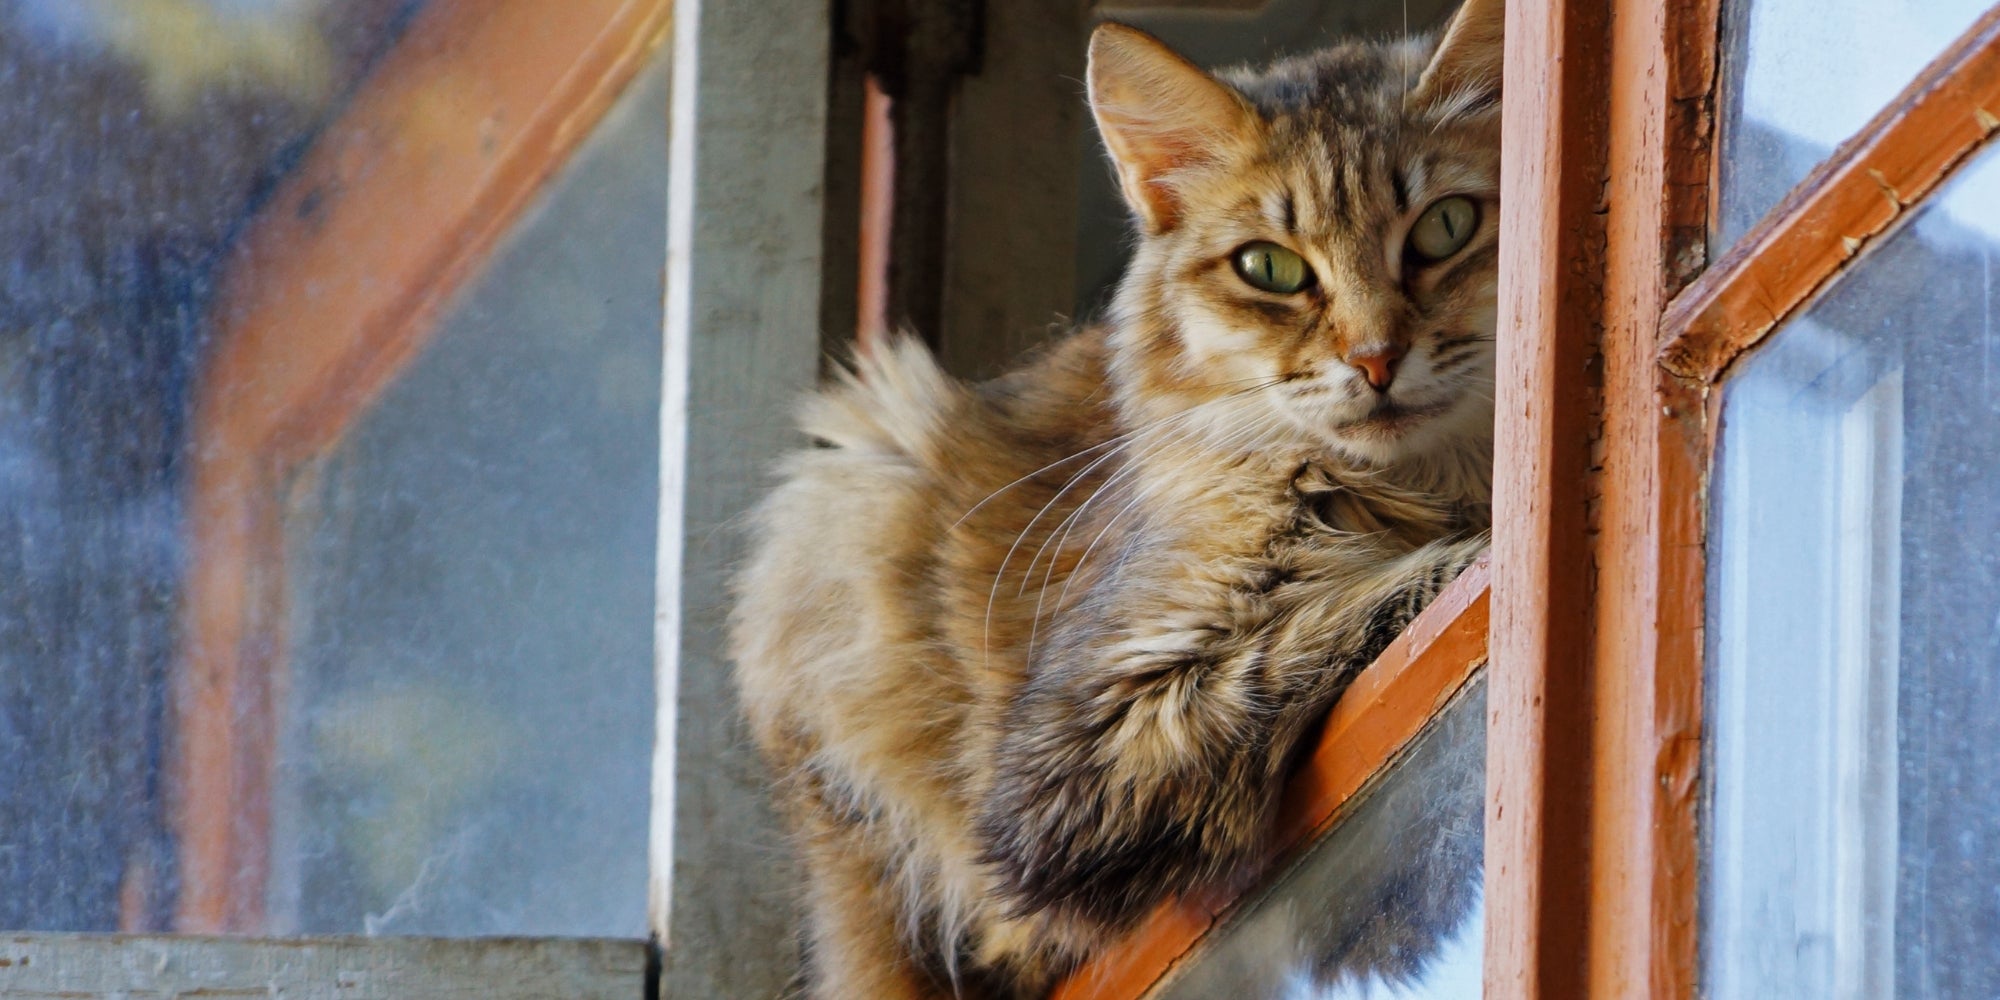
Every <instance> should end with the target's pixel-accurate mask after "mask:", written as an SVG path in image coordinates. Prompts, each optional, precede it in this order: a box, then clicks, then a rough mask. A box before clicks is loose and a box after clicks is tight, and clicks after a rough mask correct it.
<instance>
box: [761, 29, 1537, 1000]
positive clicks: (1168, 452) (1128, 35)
mask: <svg viewBox="0 0 2000 1000" xmlns="http://www.w3.org/2000/svg"><path fill="white" fill-rule="evenodd" d="M1501 20H1502V15H1501V0H1468V2H1467V3H1466V4H1465V5H1464V6H1463V7H1462V8H1461V9H1460V10H1459V12H1458V13H1457V14H1456V15H1455V16H1454V17H1453V19H1452V21H1451V22H1450V24H1449V25H1448V26H1447V27H1446V29H1445V30H1444V31H1443V32H1442V34H1441V37H1439V38H1418V39H1411V40H1405V41H1397V42H1389V43H1374V44H1365V43H1351V44H1346V45H1342V46H1339V47H1335V48H1332V49H1328V50H1325V51H1322V52H1318V53H1315V54H1311V55H1306V56H1300V57H1295V58H1290V59H1285V60H1282V61H1279V62H1277V63H1275V64H1274V65H1272V66H1270V67H1269V68H1268V69H1266V70H1264V71H1262V72H1253V71H1248V70H1245V71H1235V72H1228V73H1224V74H1220V75H1211V74H1209V73H1207V72H1205V71H1203V70H1201V69H1199V68H1197V67H1196V66H1194V65H1193V64H1191V63H1189V62H1187V61H1186V60H1184V59H1182V58H1181V57H1180V56H1178V55H1176V54H1174V53H1173V52H1171V51H1170V50H1168V49H1167V48H1166V47H1165V46H1164V45H1162V44H1161V43H1159V42H1158V41H1156V40H1154V39H1153V38H1151V37H1150V36H1148V35H1146V34H1144V33H1143V32H1140V31H1138V30H1137V29H1133V28H1130V27H1125V26H1122V25H1118V24H1109V23H1107V24H1104V25H1102V26H1100V27H1099V28H1098V29H1097V30H1096V31H1095V33H1094V34H1093V35H1092V37H1091V42H1090V57H1089V71H1088V88H1089V100H1090V104H1091V109H1092V112H1093V114H1094V115H1095V117H1096V120H1097V124H1098V129H1099V131H1100V133H1101V135H1102V136H1103V138H1104V141H1105V144H1106V147H1107V149H1108V151H1109V153H1110V158H1111V161H1112V164H1113V166H1114V168H1115V170H1116V173H1117V176H1118V180H1119V184H1120V187H1121V190H1122V191H1123V194H1124V197H1125V199H1126V201H1127V202H1128V204H1129V205H1130V207H1131V209H1132V211H1133V214H1134V217H1135V220H1136V223H1137V228H1138V240H1137V247H1136V252H1135V256H1134V258H1133V260H1132V262H1131V264H1130V267H1129V269H1128V271H1127V273H1126V276H1125V277H1124V279H1123V280H1122V282H1121V284H1120V286H1119V288H1118V290H1117V292H1116V293H1115V295H1114V297H1113V300H1112V303H1111V306H1110V308H1109V310H1108V313H1107V317H1106V319H1105V320H1104V321H1103V322H1101V323H1098V324H1095V325H1088V326H1085V327H1084V328H1082V329H1079V330H1076V331H1074V332H1073V333H1071V334H1070V335H1068V336H1067V337H1065V338H1063V339H1060V340H1058V341H1057V342H1055V343H1054V344H1052V345H1050V346H1047V347H1046V348H1044V349H1042V350H1041V351H1040V352H1039V353H1037V354H1035V355H1033V356H1031V357H1030V358H1029V359H1028V360H1026V361H1025V362H1024V363H1023V364H1022V365H1021V366H1020V367H1018V368H1017V369H1015V370H1013V371H1012V372H1010V373H1008V374H1006V375H1003V376H1001V377H999V378H996V379H993V380H991V381H988V382H984V383H980V384H976V385H970V384H965V383H960V382H957V381H954V380H952V379H950V378H948V377H946V376H945V375H944V374H943V373H942V372H941V371H940V370H939V368H938V367H937V365H936V364H935V362H934V361H933V360H932V359H931V358H930V356H929V355H928V354H927V353H926V352H925V351H924V350H923V348H921V347H920V346H917V345H916V344H915V343H914V342H913V341H910V340H891V341H889V342H887V343H886V344H884V345H880V346H878V347H876V349H875V350H873V351H871V352H864V353H863V354H862V356H861V357H860V358H858V360H857V362H856V366H855V370H854V371H852V372H849V373H847V374H846V375H845V376H844V377H843V378H842V379H841V380H840V382H839V384H838V385H836V386H834V387H833V388H831V389H829V390H826V391H824V392H821V393H819V394H816V395H815V396H813V397H812V398H811V399H810V400H809V401H808V402H807V403H806V405H805V407H804V411H803V412H804V416H803V426H804V429H805V431H806V433H807V434H808V435H809V436H810V437H811V438H813V439H814V441H815V443H816V447H814V448H811V449H807V450H804V451H802V452H800V453H798V454H795V455H793V456H791V457H790V458H789V459H787V460H786V462H785V463H784V465H783V467H782V477H781V482H780V483H779V485H778V486H777V487H776V488H775V490H774V491H773V492H772V493H771V494H770V496H769V497H768V498H767V499H766V500H765V501H764V502H763V503H762V504H761V505H760V506H759V507H758V508H757V510H756V511H755V512H754V513H753V515H752V516H751V519H750V522H749V524H750V530H751V532H752V544H751V546H750V552H749V555H748V557H747V558H746V561H745V564H744V565H743V566H742V568H741V570H740V572H739V575H738V578H737V579H736V581H735V583H734V590H735V595H736V597H735V606H734V610H733V612H732V623H731V642H732V651H733V655H734V658H735V661H736V683H737V688H738V692H739V695H740V698H741V702H742V706H743V710H744V712H745V714H746V716H747V718H748V720H749V723H750V727H751V731H752V733H753V735H754V737H755V739H756V741H757V743H758V745H759V748H760V749H761V751H762V753H763V754H764V756H765V758H766V760H767V761H768V762H769V763H770V765H771V766H772V769H773V771H774V774H775V779H774V785H775V789H774V790H775V794H776V797H777V801H778V804H779V808H780V812H781V814H782V815H783V816H784V818H785V820H786V822H787V823H788V825H789V826H790V828H791V830H792V832H793V834H794V835H795V837H796V842H797V845H798V849H799V851H800V852H801V855H802V859H803V863H804V866H805V870H806V874H807V879H806V884H805V900H804V905H805V910H806V929H805V932H806V946H807V966H808V968H807V973H806V975H807V980H808V983H807V990H808V992H809V994H810V995H812V996H814V997H822V998H836V997H837V998H859V997H869V998H917V997H940V996H960V997H982V996H986V997H1028V996H1036V995H1039V994H1040V993H1042V992H1044V991H1046V990H1047V989H1048V988H1049V987H1050V985H1051V984H1052V983H1053V982H1055V981H1056V980H1057V979H1058V978H1059V977H1060V976H1061V975H1063V974H1064V973H1065V972H1067V971H1068V970H1070V969H1072V968H1074V967H1075V966H1076V965H1077V964H1078V963H1079V962H1080V961H1081V960H1082V959H1083V958H1084V957H1085V956H1087V955H1088V954H1090V953H1091V952H1092V951H1093V950H1095V949H1098V948H1101V947H1102V946H1104V945H1105V944H1106V943H1108V942H1110V941H1112V940H1114V939H1115V938H1116V937H1117V936H1118V935H1119V934H1121V933H1123V932H1124V931H1126V930H1129V929H1130V928H1131V927H1132V926H1133V924H1134V923H1135V922H1136V921H1137V919H1138V918H1139V917H1141V916H1143V915H1144V914H1145V913H1146V912H1147V911H1148V910H1150V909H1151V908H1153V907H1155V906H1157V905H1158V904H1160V903H1161V902H1163V901H1165V900H1167V899H1170V898H1172V897H1175V896H1179V895H1184V894H1187V893H1191V892H1201V891H1212V890H1213V889H1215V888H1216V887H1217V886H1219V885H1223V884H1226V883H1232V882H1234V883H1240V882H1241V881H1242V880H1243V879H1245V878H1247V877H1249V876H1250V875H1251V874H1252V873H1253V871H1254V867H1255V865H1256V863H1257V861H1258V858H1259V852H1260V849H1261V847H1262V844H1263V839H1264V837H1265V833H1266V829H1267V826H1268V823H1269V821H1270V818H1271V816H1272V813H1273V808H1274V805H1275V801H1276V798H1277V795H1278V792H1279V789H1280V786H1281V785H1282V783H1283V781H1282V779H1283V777H1284V774H1285V771H1286V767H1287V765H1288V763H1290V761H1291V758H1292V757H1293V756H1294V755H1295V751H1296V750H1297V748H1298V747H1299V745H1300V743H1301V741H1302V740H1303V739H1304V738H1305V736H1306V735H1307V734H1308V733H1309V731H1310V730H1311V728H1312V727H1313V726H1314V724H1315V723H1316V722H1317V721H1318V720H1319V719H1320V718H1321V717H1322V716H1323V715H1324V714H1325V711H1326V709H1327V707H1328V706H1329V705H1330V704H1331V703H1332V702H1333V700H1334V699H1335V698H1336V697H1337V696H1338V695H1339V693H1340V692H1341V690H1342V689H1343V688H1344V687H1345V686H1346V685H1347V683H1348V682H1349V681H1350V680H1351V679H1352V678H1353V676H1354V674H1355V673H1356V672H1357V671H1358V670H1360V669H1361V668H1362V667H1363V666H1365V665H1366V664H1367V663H1368V662H1369V661H1370V660H1371V659H1372V658H1373V657H1374V656H1375V655H1376V654H1377V653H1378V652H1379V651H1380V650H1381V649H1382V648H1383V647H1384V646H1385V645H1386V644H1387V643H1388V641H1389V640H1390V639H1391V638H1392V637H1393V636H1394V635H1395V633H1396V632H1397V631H1399V630H1400V629H1401V628H1402V626H1403V625H1404V624H1405V623H1407V622H1408V621H1409V620H1410V618H1412V617H1413V616H1414V615H1415V614H1416V613H1417V611H1418V610H1420V609H1421V607H1422V606H1423V605H1424V603H1425V602H1427V601H1428V600H1429V599H1430V598H1431V597H1432V596H1434V595H1435V594H1436V593H1437V591H1438V590H1439V589H1441V588H1442V587H1443V586H1444V585H1445V584H1446V583H1447V582H1449V581H1450V579H1451V578H1452V577H1453V576H1455V575H1456V573H1457V572H1458V570H1459V569H1461V568H1462V567H1463V566H1464V565H1465V564H1466V563H1467V562H1468V561H1469V560H1470V559H1472V558H1473V557H1474V556H1475V555H1476V554H1477V553H1478V552H1479V551H1480V550H1481V549H1482V548H1483V547H1484V545H1485V540H1486V536H1485V532H1486V530H1487V526H1488V518H1489V515H1488V510H1489V503H1490V482H1491V460H1492V385H1493V366H1494V361H1493V341H1494V331H1495V325H1496V312H1495V311H1496V305H1495V303H1496V294H1497V259H1498V253H1499V251H1498V242H1497V220H1498V217H1499V202H1498V179H1499V124H1500V113H1499V106H1500V101H1499V96H1500V82H1501V81H1500V76H1501V74H1500V60H1501Z"/></svg>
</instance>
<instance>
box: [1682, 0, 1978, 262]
mask: <svg viewBox="0 0 2000 1000" xmlns="http://www.w3.org/2000/svg"><path fill="white" fill-rule="evenodd" d="M1989 6H1990V5H1989V4H1988V3H1987V2H1986V0H1887V2H1884V0H1730V3H1729V4H1728V6H1727V8H1726V14H1725V17H1724V22H1723V24H1724V34H1723V48H1724V52H1723V58H1724V63H1725V66H1726V70H1725V73H1724V83H1723V91H1724V95H1725V100H1726V101H1727V102H1728V103H1727V107H1726V109H1725V111H1724V114H1723V122H1722V162H1721V168H1722V169H1721V180H1722V196H1721V210H1720V214H1719V218H1718V219H1717V232H1716V234H1715V244H1716V246H1717V247H1725V246H1728V245H1729V244H1730V243H1733V242H1735V241H1736V239H1737V238H1738V237H1740V236H1742V235H1743V233H1744V232H1745V231H1746V230H1748V229H1749V228H1750V226H1751V225H1753V224H1754V223H1756V221H1757V220H1758V219H1760V218H1762V217H1763V215H1764V213H1765V212H1767V211H1769V210H1770V209H1771V207H1772V206H1774V205H1776V204H1777V203H1778V201H1779V199H1781V198H1783V197H1784V196H1785V194H1786V192H1788V191H1790V190H1791V189H1792V187H1793V186H1794V185H1796V184H1797V183H1798V182H1799V181H1801V180H1803V179H1804V178H1805V176H1806V174H1807V173H1808V172H1810V171H1811V170H1812V168H1813V167H1815V166H1817V165H1819V163H1820V161H1822V160H1824V159H1826V157H1827V154H1829V153H1831V152H1833V149H1834V147H1836V146H1838V145H1840V144H1841V143H1842V142H1845V141H1846V140H1847V139H1848V137H1849V136H1852V135H1853V134H1854V133H1855V132H1857V131H1859V130H1860V128H1861V127H1862V126H1863V125H1865V124H1867V123H1868V120H1869V119H1871V118H1873V117H1875V114H1876V112H1878V111H1881V110H1882V108H1883V106H1885V105H1887V104H1888V103H1889V102H1890V101H1891V100H1893V99H1894V98H1895V96H1896V95H1897V94H1898V93H1900V92H1902V90H1903V88H1905V87H1907V86H1909V84H1910V82H1911V81H1912V80H1914V79H1915V78H1916V76H1917V74H1918V73H1919V72H1920V71H1922V69H1923V68H1924V66H1925V65H1927V64H1929V63H1930V62H1931V60H1933V59H1935V58H1937V57H1938V56H1939V55H1940V54H1942V53H1943V52H1944V50H1945V49H1946V48H1948V47H1950V45H1951V44H1952V42H1954V41H1955V40H1957V38H1958V36H1959V35H1960V34H1961V33H1962V32H1964V31H1965V29H1966V28H1968V27H1970V26H1971V25H1972V22H1973V21H1974V20H1975V19H1977V18H1978V17H1979V15H1981V14H1983V13H1985V12H1986V10H1987V8H1988V7H1989Z"/></svg>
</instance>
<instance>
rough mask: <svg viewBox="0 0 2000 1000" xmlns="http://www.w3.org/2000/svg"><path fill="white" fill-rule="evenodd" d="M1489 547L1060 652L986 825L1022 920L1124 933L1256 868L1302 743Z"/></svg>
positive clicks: (1351, 572)
mask: <svg viewBox="0 0 2000 1000" xmlns="http://www.w3.org/2000/svg"><path fill="white" fill-rule="evenodd" d="M1484 545H1485V542H1484V539H1483V537H1481V538H1474V539H1466V540H1460V541H1456V542H1440V543H1434V544H1432V545H1429V546H1425V547H1423V548H1421V549H1418V550H1416V551H1414V552H1411V553H1409V554H1407V555H1405V556H1402V557H1399V558H1394V559H1389V560H1379V561H1375V562H1374V563H1373V564H1372V565H1368V566H1364V567H1360V568H1357V567H1356V566H1355V565H1354V564H1353V563H1352V562H1351V561H1350V562H1348V563H1347V564H1344V565H1342V566H1340V567H1339V568H1338V571H1337V572H1329V573H1328V574H1325V575H1321V576H1313V575H1306V576H1302V577H1296V578H1286V577H1282V576H1281V577H1280V578H1278V579H1276V580H1269V581H1261V582H1258V583H1256V584H1254V585H1249V586H1244V587H1238V588H1220V589H1218V591H1217V592H1215V593H1211V594H1210V595H1209V597H1210V599H1209V600H1208V601H1207V602H1205V603H1206V604H1207V605H1208V606H1206V607H1198V608H1179V609H1173V610H1167V611H1161V612H1158V613H1157V614H1155V615H1154V616H1152V620H1150V621H1148V620H1145V619H1144V616H1142V617H1141V619H1140V620H1138V621H1134V620H1133V619H1132V618H1130V617H1127V618H1126V619H1125V621H1124V622H1123V623H1122V624H1121V625H1118V626H1115V627H1112V628H1110V629H1108V630H1107V631H1105V632H1104V633H1103V634H1100V635H1096V636H1083V637H1079V638H1076V639H1074V640H1072V641H1071V642H1069V643H1068V644H1067V645H1066V646H1065V647H1059V648H1058V649H1057V650H1054V651H1052V652H1053V654H1054V655H1052V656H1051V657H1050V658H1049V660H1048V661H1046V663H1047V665H1046V667H1045V668H1044V669H1039V670H1037V672H1036V674H1035V676H1034V677H1032V678H1031V679H1030V680H1029V681H1028V682H1027V683H1026V684H1025V685H1024V686H1023V687H1022V689H1021V690H1020V692H1019V693H1018V695H1017V696H1016V698H1015V699H1014V701H1013V703H1012V704H1011V705H1010V706H1009V710H1008V712H1007V714H1006V717H1005V719H1004V720H1003V723H1002V726H1003V733H1002V737H1001V740H1000V742H999V750H998V753H997V755H996V758H995V760H994V761H993V762H992V763H993V767H994V777H993V783H992V790H991V794H990V795H989V797H988V798H987V800H986V801H985V802H984V803H982V807H981V813H980V816H979V820H978V822H979V832H980V834H981V837H982V839H983V842H984V844H985V845H986V854H987V858H986V860H987V861H988V863H989V864H991V865H992V866H993V869H994V871H995V872H996V873H997V874H998V875H999V877H1000V880H1001V883H1002V886H1003V889H1004V891H1005V892H1006V893H1008V894H1009V895H1010V896H1011V897H1012V899H1013V901H1014V903H1015V906H1016V908H1017V909H1018V910H1019V911H1021V912H1023V913H1029V912H1036V911H1045V910H1049V911H1055V912H1058V913H1062V914H1064V915H1066V916H1070V917H1075V918H1082V919H1085V920H1089V921H1093V922H1095V923H1097V924H1099V925H1102V926H1105V927H1108V928H1111V929H1119V928H1123V927H1126V926H1129V925H1130V924H1131V923H1132V922H1133V921H1135V920H1136V919H1137V918H1139V917H1140V916H1143V915H1144V914H1145V913H1146V912H1147V911H1148V910H1149V909H1151V908H1152V907H1153V906H1155V905H1157V904H1158V903H1159V902H1161V901H1162V900H1164V899H1167V898H1169V897H1172V896H1175V895H1179V894H1183V893H1186V892H1189V891H1191V890H1194V889H1196V888H1199V887H1201V886H1203V885H1206V884H1212V883H1214V882H1215V881H1217V880H1219V879H1223V878H1226V877H1228V876H1230V875H1231V874H1234V873H1236V872H1239V871H1241V870H1243V869H1244V868H1245V867H1246V866H1247V865H1249V864H1251V863H1252V862H1254V861H1255V860H1256V859H1257V858H1258V856H1259V855H1260V853H1261V852H1262V850H1263V847H1264V842H1265V836H1266V831H1267V829H1268V826H1269V818H1270V816H1271V814H1272V810H1273V807H1274V805H1275V803H1276V799H1277V795H1278V792H1279V790H1280V787H1281V785H1282V783H1283V782H1282V779H1283V774H1282V771H1283V768H1284V766H1285V763H1286V761H1287V759H1288V758H1289V756H1290V754H1291V752H1292V750H1293V748H1294V747H1295V746H1296V745H1297V743H1298V740H1299V739H1300V737H1301V736H1302V735H1303V734H1304V733H1305V732H1306V731H1307V729H1309V728H1310V726H1311V725H1312V724H1313V723H1314V722H1315V721H1316V720H1317V719H1318V718H1319V716H1320V715H1321V714H1322V713H1323V712H1324V711H1325V710H1326V708H1327V706H1328V705H1330V704H1331V702H1332V700H1333V699H1334V697H1336V696H1337V695H1338V694H1339V692H1340V691H1341V690H1342V689H1344V688H1345V687H1346V685H1347V683H1348V682H1349V681H1351V680H1352V679H1353V677H1354V675H1355V674H1356V673H1357V672H1359V671H1360V669H1361V668H1362V667H1364V666H1366V665H1367V664H1368V663H1369V662H1370V661H1371V660H1373V659H1374V657H1375V656H1376V655H1378V654H1379V653H1380V652H1381V650H1382V648H1383V647H1385V646H1386V645H1387V644H1388V643H1389V641H1390V640H1391V639H1393V638H1394V637H1395V635H1396V633H1397V632H1399V631H1401V629H1402V628H1403V626H1404V625H1406V624H1408V622H1409V620H1410V619H1411V618H1414V617H1415V616H1416V614H1417V612H1418V611H1420V610H1422V608H1423V606H1424V605H1425V604H1427V603H1429V601H1430V599H1431V598H1432V597H1434V596H1436V594H1437V592H1438V591H1439V590H1441V589H1442V588H1443V587H1444V585H1445V584H1446V583H1449V582H1450V580H1451V579H1452V578H1453V577H1455V576H1456V575H1457V573H1458V571H1459V570H1461V569H1463V568H1464V566H1465V565H1466V564H1467V563H1468V562H1470V561H1471V559H1472V558H1474V557H1475V556H1476V555H1477V554H1478V552H1479V551H1480V550H1481V549H1482V548H1483V547H1484ZM1105 624H1106V625H1107V626H1109V625H1111V621H1110V620H1107V621H1106V623H1105Z"/></svg>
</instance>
